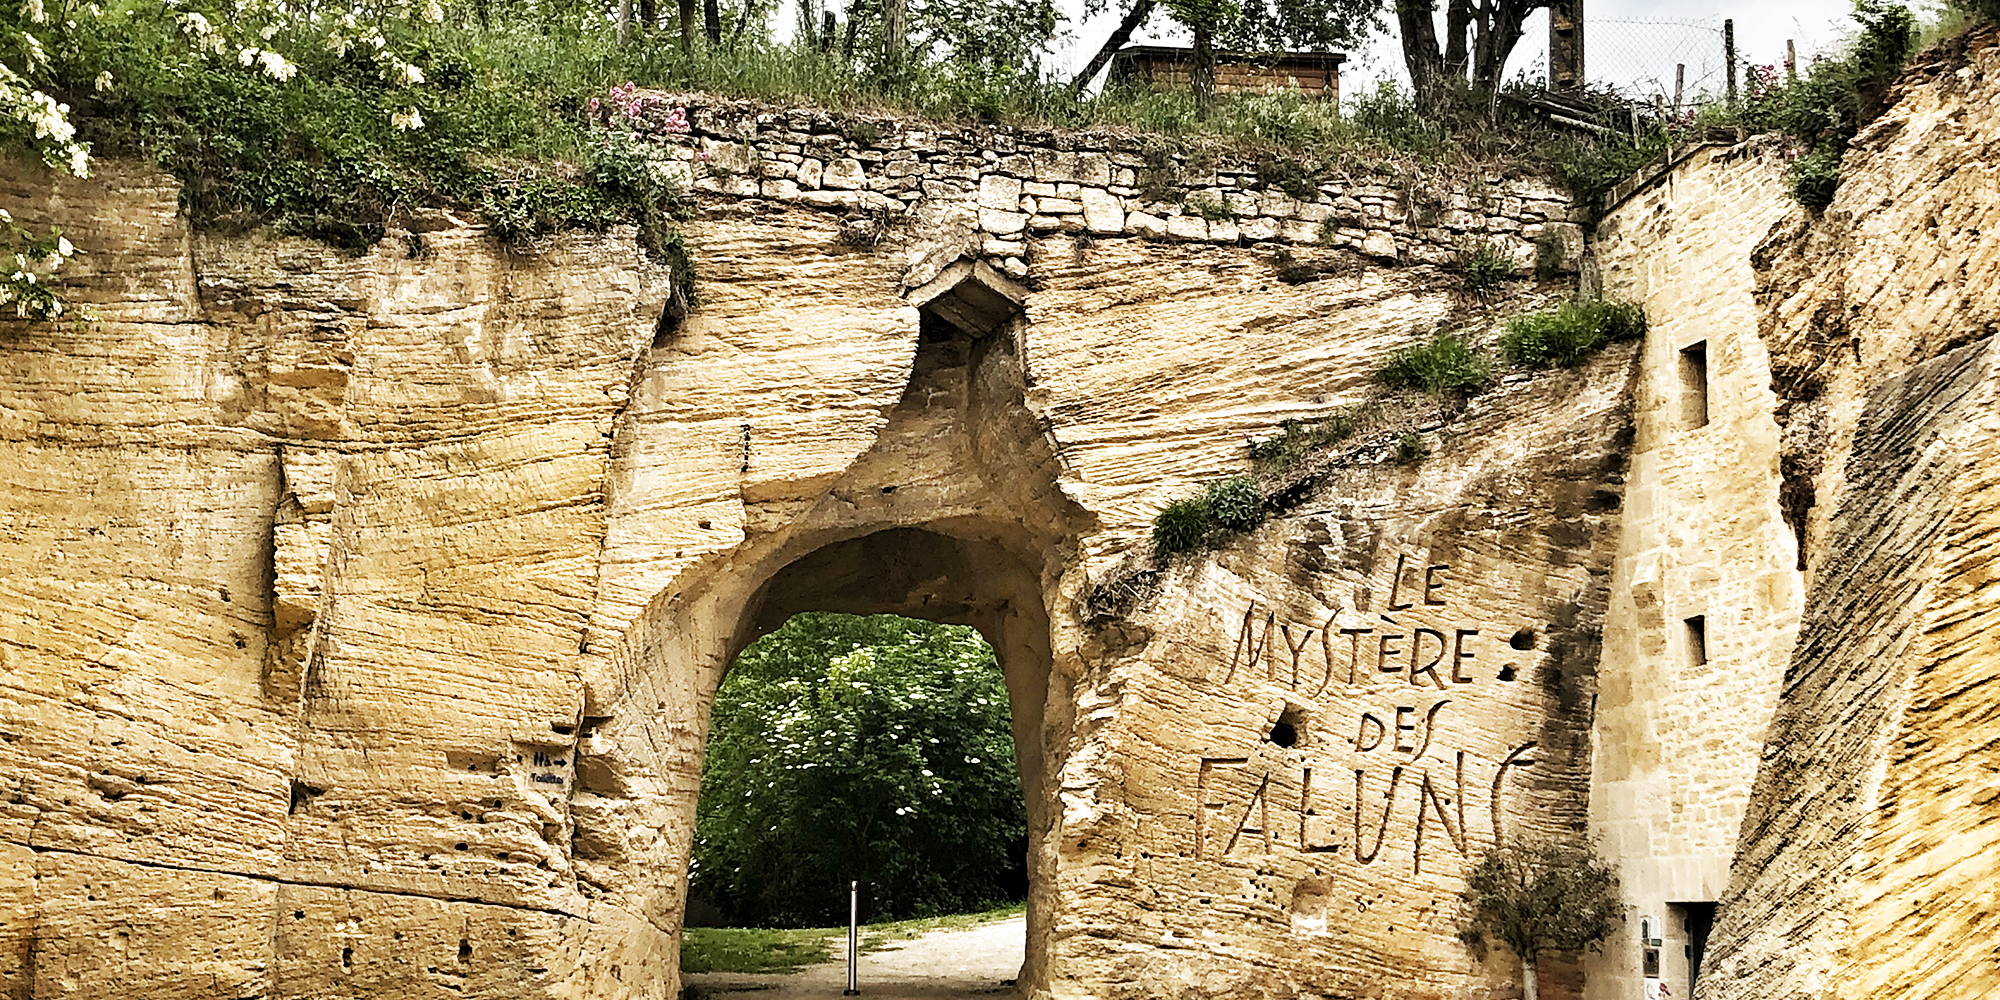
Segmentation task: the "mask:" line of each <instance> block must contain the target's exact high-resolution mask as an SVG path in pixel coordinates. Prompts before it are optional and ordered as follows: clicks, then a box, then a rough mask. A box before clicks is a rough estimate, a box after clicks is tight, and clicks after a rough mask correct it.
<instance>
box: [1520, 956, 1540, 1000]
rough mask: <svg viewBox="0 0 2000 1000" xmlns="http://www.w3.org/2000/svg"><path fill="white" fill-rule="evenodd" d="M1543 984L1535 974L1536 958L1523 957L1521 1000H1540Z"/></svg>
mask: <svg viewBox="0 0 2000 1000" xmlns="http://www.w3.org/2000/svg"><path fill="white" fill-rule="evenodd" d="M1541 993H1542V984H1541V980H1540V978H1539V977H1538V976H1537V975H1536V973H1535V956H1534V955H1532V954H1529V955H1523V956H1521V1000H1540V997H1541Z"/></svg>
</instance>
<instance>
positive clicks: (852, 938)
mask: <svg viewBox="0 0 2000 1000" xmlns="http://www.w3.org/2000/svg"><path fill="white" fill-rule="evenodd" d="M860 962H861V883H859V882H849V883H847V989H845V990H843V991H841V994H840V995H841V996H844V997H858V996H860V995H861V984H860V982H859V975H858V973H859V972H860V970H859V969H857V968H856V966H857V965H859V964H860Z"/></svg>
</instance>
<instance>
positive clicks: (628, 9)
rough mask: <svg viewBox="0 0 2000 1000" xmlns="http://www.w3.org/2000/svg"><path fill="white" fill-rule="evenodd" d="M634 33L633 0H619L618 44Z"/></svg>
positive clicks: (623, 42)
mask: <svg viewBox="0 0 2000 1000" xmlns="http://www.w3.org/2000/svg"><path fill="white" fill-rule="evenodd" d="M631 34H632V0H618V44H620V45H624V44H625V39H626V38H627V37H629V36H630V35H631Z"/></svg>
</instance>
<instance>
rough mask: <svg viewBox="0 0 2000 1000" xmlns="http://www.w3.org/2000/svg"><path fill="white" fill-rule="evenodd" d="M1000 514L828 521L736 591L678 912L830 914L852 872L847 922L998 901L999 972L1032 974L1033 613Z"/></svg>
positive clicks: (1039, 666) (841, 907) (1036, 832)
mask: <svg viewBox="0 0 2000 1000" xmlns="http://www.w3.org/2000/svg"><path fill="white" fill-rule="evenodd" d="M1008 534H1009V531H1008V530H1006V529H1003V528H1002V527H1001V526H997V525H989V524H979V523H966V522H961V523H954V524H949V525H937V526H931V527H926V528H891V529H886V530H881V531H875V532H872V533H869V534H865V535H861V536H859V537H855V538H849V539H845V540H841V541H837V542H833V543H831V544H828V545H825V546H823V547H821V548H819V549H817V550H814V551H812V552H810V553H808V554H807V555H805V556H803V557H801V558H799V559H797V560H794V561H793V562H791V563H790V564H788V565H786V566H785V567H784V568H782V569H780V570H778V571H777V572H776V573H775V574H774V575H772V577H771V578H770V579H769V580H768V581H767V582H766V583H765V584H764V586H763V587H761V588H760V589H759V590H758V591H757V592H756V593H755V594H754V595H752V596H751V598H750V599H749V600H748V601H747V602H746V603H745V604H744V605H743V607H742V612H741V613H742V623H743V624H742V626H741V628H740V630H739V632H738V633H737V635H736V636H735V637H734V640H733V642H732V643H731V644H730V651H731V654H732V655H731V656H730V660H729V662H730V666H729V668H728V671H727V672H726V673H725V674H724V676H723V677H722V678H721V680H720V683H719V684H718V685H717V687H716V689H715V693H714V696H713V699H714V700H713V701H712V702H711V708H710V719H709V726H708V729H707V733H708V736H707V745H706V750H705V764H704V774H703V781H702V787H701V792H700V797H699V798H698V801H697V809H696V829H695V844H694V847H693V850H692V851H691V853H690V872H689V881H688V886H689V890H690V897H689V898H690V902H689V905H688V910H687V920H688V922H689V923H690V924H691V925H694V924H702V923H709V922H716V921H721V922H726V923H730V924H737V925H766V926H790V927H812V926H818V927H827V926H835V925H838V924H841V923H844V922H845V918H846V915H847V906H848V899H847V895H846V889H847V886H848V882H849V881H850V880H859V881H862V882H864V883H866V884H865V885H864V887H863V891H862V908H863V914H862V915H863V919H864V921H869V920H887V919H897V918H904V917H918V916H932V915H937V914H940V913H943V912H947V911H958V912H965V911H971V910H991V909H995V908H997V907H1000V906H1004V905H1006V904H1010V903H1015V904H1021V905H1023V906H1024V908H1025V909H1026V911H1027V920H1026V925H1027V928H1026V930H1025V931H1024V932H1023V933H1024V936H1025V940H1024V942H1023V944H1022V947H1023V951H1022V952H1021V953H1020V954H1021V955H1022V958H1021V960H1020V968H1019V970H1018V971H1016V970H1014V969H1009V970H1007V972H1006V978H1018V979H1022V980H1023V981H1028V982H1033V981H1035V979H1036V978H1038V976H1039V970H1040V968H1041V961H1042V957H1041V955H1040V950H1039V949H1038V948H1037V947H1036V941H1037V935H1036V933H1035V931H1036V928H1037V927H1038V926H1039V924H1040V922H1041V920H1042V919H1043V918H1044V912H1043V910H1044V907H1045V903H1044V902H1042V900H1045V899H1046V897H1047V894H1048V889H1047V887H1046V886H1045V882H1046V879H1045V878H1044V874H1045V873H1046V872H1047V871H1048V870H1049V867H1048V865H1046V864H1040V863H1038V861H1037V859H1038V857H1039V856H1040V855H1041V853H1042V851H1043V849H1044V846H1045V845H1044V844H1043V838H1042V835H1041V832H1042V831H1044V830H1046V829H1047V827H1048V823H1049V822H1050V820H1051V819H1052V817H1053V809H1054V806H1053V803H1051V802H1048V801H1045V800H1046V797H1047V792H1046V790H1047V789H1048V788H1050V787H1051V784H1050V782H1049V781H1048V780H1047V775H1045V774H1044V771H1043V765H1044V753H1043V749H1042V748H1043V746H1044V742H1045V737H1044V734H1043V731H1042V730H1043V726H1042V721H1043V715H1044V706H1045V704H1046V703H1047V701H1048V699H1049V697H1050V683H1051V670H1050V652H1049V628H1048V617H1047V614H1046V612H1045V610H1044V608H1043V606H1042V597H1041V588H1040V581H1039V573H1038V571H1037V570H1036V569H1034V568H1031V567H1030V565H1029V564H1028V562H1027V561H1026V560H1025V559H1024V558H1023V557H1022V554H1021V553H1019V552H1017V551H1014V550H1013V547H1012V546H1010V545H1009V544H1008V541H1009V539H1008V538H1007V537H1006V536H1007V535H1008ZM996 761H1004V763H1003V764H1002V766H1000V767H997V768H996V767H995V763H996ZM758 786H761V787H758ZM1048 846H1052V845H1048ZM829 918H831V919H829ZM704 939H705V938H704V935H702V934H693V935H691V936H690V937H689V938H688V940H689V941H690V942H693V944H691V945H690V948H691V949H692V948H694V947H696V946H698V945H699V944H700V943H701V942H702V941H704ZM684 971H695V970H693V969H687V968H685V967H684Z"/></svg>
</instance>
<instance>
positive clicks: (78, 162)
mask: <svg viewBox="0 0 2000 1000" xmlns="http://www.w3.org/2000/svg"><path fill="white" fill-rule="evenodd" d="M69 172H70V173H72V174H75V175H76V176H78V177H89V176H90V150H88V149H86V148H84V147H82V146H71V147H70V148H69Z"/></svg>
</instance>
